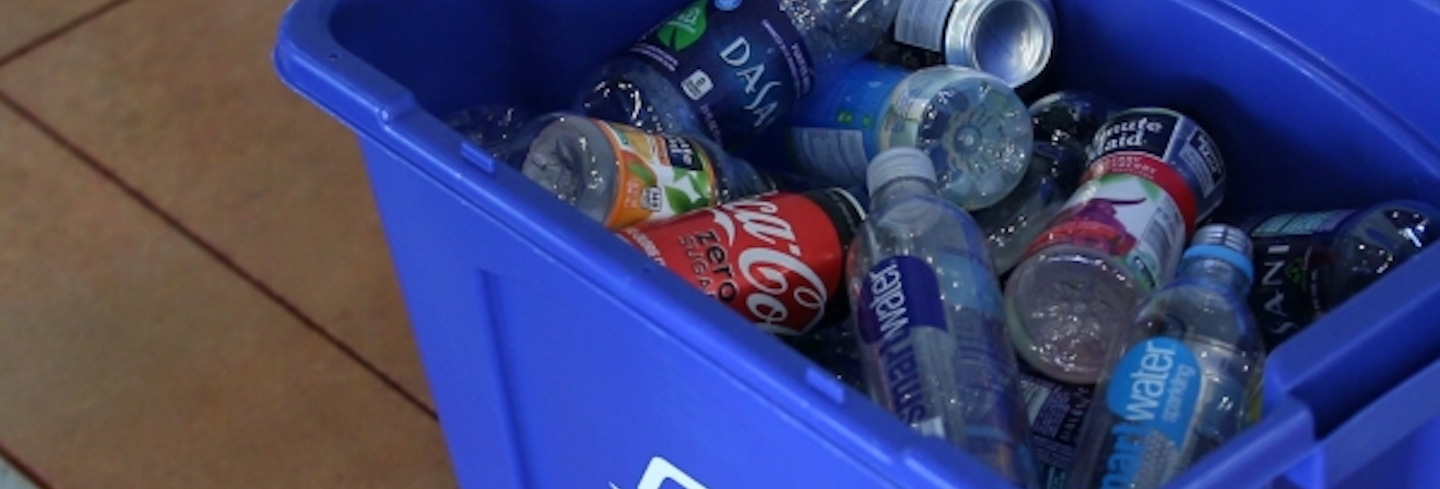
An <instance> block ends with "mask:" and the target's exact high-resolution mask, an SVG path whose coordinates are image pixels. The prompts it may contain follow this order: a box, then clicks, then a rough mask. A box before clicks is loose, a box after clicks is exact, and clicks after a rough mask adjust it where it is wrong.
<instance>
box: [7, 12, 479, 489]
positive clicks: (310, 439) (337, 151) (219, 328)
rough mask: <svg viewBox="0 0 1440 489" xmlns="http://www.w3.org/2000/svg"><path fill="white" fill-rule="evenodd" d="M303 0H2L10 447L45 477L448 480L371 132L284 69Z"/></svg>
mask: <svg viewBox="0 0 1440 489" xmlns="http://www.w3.org/2000/svg"><path fill="white" fill-rule="evenodd" d="M288 3H289V1H288V0H252V1H244V2H216V1H212V0H110V1H108V2H107V1H106V0H3V1H0V318H3V319H0V455H4V457H5V458H8V459H10V460H11V461H12V462H13V463H14V465H15V466H16V467H18V468H20V470H21V471H22V472H26V473H27V475H29V477H30V478H31V479H34V484H35V486H37V487H41V488H114V487H144V488H160V487H176V488H210V487H216V488H229V487H267V488H269V487H305V488H310V487H345V488H362V487H375V488H405V487H416V488H432V487H454V486H455V482H454V478H453V476H452V475H451V471H450V465H449V464H450V462H449V460H448V458H447V455H446V453H445V450H444V445H443V443H442V440H441V437H440V430H439V426H438V424H437V422H436V420H435V416H434V412H433V410H432V409H431V408H430V406H429V402H430V401H429V394H428V392H427V390H426V386H425V379H424V375H423V373H422V371H421V369H420V364H419V359H418V356H417V353H416V351H415V346H414V342H413V340H412V338H411V336H410V331H409V325H408V323H407V322H406V319H405V313H404V308H403V305H402V303H401V301H400V296H399V291H398V289H397V287H396V284H395V278H394V274H393V270H392V268H391V265H390V257H389V255H388V252H387V250H386V248H385V241H384V235H383V233H382V231H381V229H380V225H379V222H378V220H377V217H376V212H375V205H374V202H373V201H372V199H371V195H370V189H369V183H368V181H367V180H366V175H365V173H364V169H363V168H362V166H361V163H360V157H359V154H358V151H357V150H356V145H355V141H354V140H353V138H352V137H351V136H350V133H349V132H348V131H347V130H346V129H344V128H343V127H341V126H340V125H339V124H338V123H337V122H335V121H333V120H332V119H330V118H329V117H328V116H326V115H324V114H323V113H321V112H320V111H319V110H318V109H316V108H315V107H314V106H312V105H310V104H309V103H307V102H305V101H303V100H302V99H300V98H299V97H298V96H297V95H294V94H293V93H291V92H290V91H289V90H288V89H286V88H285V87H284V86H283V85H282V84H281V83H280V81H279V80H278V78H277V77H276V75H275V72H274V69H273V68H272V67H271V64H270V58H269V52H270V49H271V47H272V46H273V44H274V40H275V32H276V27H277V26H278V22H279V19H280V16H281V14H282V13H283V11H284V9H285V7H286V6H287V5H288ZM7 473H8V472H7V470H5V469H4V468H3V465H0V487H6V488H8V487H11V486H5V485H4V484H5V480H4V478H5V477H8V476H7V475H6V474H7ZM15 487H25V486H15Z"/></svg>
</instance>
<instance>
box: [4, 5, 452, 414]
mask: <svg viewBox="0 0 1440 489" xmlns="http://www.w3.org/2000/svg"><path fill="white" fill-rule="evenodd" d="M121 1H126V0H121ZM0 105H3V106H8V107H9V108H10V109H11V110H14V111H15V112H16V113H18V114H19V115H20V117H22V118H24V119H25V120H26V121H27V122H29V123H30V124H32V125H34V126H35V127H37V128H39V129H40V131H42V132H44V133H45V135H46V136H49V137H50V139H51V140H53V141H54V142H56V143H57V144H59V145H60V146H61V147H63V148H64V149H65V150H66V151H68V152H70V154H71V155H73V156H75V157H76V158H79V159H80V161H82V162H84V163H85V165H86V166H89V167H90V169H92V170H94V171H96V172H98V173H100V175H101V176H102V177H104V178H105V179H106V180H109V181H110V182H111V183H113V184H115V185H116V186H118V187H119V188H120V190H121V191H123V192H125V194H126V195H128V196H129V197H130V198H131V199H134V200H135V201H136V202H137V203H139V204H140V205H141V206H143V207H144V208H145V209H146V210H148V211H150V212H151V213H152V214H154V215H155V216H157V217H159V218H160V219H161V220H162V221H164V222H165V224H167V225H169V226H170V228H171V229H173V230H175V231H176V232H178V233H180V235H181V236H183V237H184V238H185V239H187V240H189V241H190V242H191V243H192V244H194V245H195V246H198V247H199V248H200V249H201V251H203V252H205V254H207V255H210V257H211V258H214V259H215V261H218V262H220V264H221V265H222V266H224V267H225V268H227V269H229V270H230V272H232V273H234V274H235V275H237V276H239V277H240V279H242V280H244V281H245V282H247V283H249V284H250V285H251V286H252V287H254V288H255V289H257V290H259V291H260V293H261V294H263V295H265V297H266V298H269V299H270V300H271V301H272V302H274V303H276V304H278V305H279V306H280V307H281V308H283V309H285V311H286V312H289V313H290V315H291V316H294V317H295V318H296V319H299V320H300V322H301V323H302V324H304V325H305V327H306V328H308V329H310V330H311V331H313V332H314V333H315V334H318V335H320V337H321V338H322V339H324V340H325V341H326V342H328V343H330V345H331V346H333V347H335V348H336V349H339V350H340V352H341V353H343V354H344V355H345V356H347V357H349V358H350V360H352V361H354V362H355V363H357V364H359V365H360V366H361V367H362V368H364V369H365V370H367V371H369V372H370V374H371V375H374V376H375V377H376V378H377V379H379V380H380V382H382V383H384V384H385V385H386V386H388V387H389V388H390V390H393V391H395V393H396V394H399V395H400V396H401V397H403V398H405V400H406V401H409V402H410V404H413V405H414V406H415V407H416V408H419V409H420V411H422V412H424V413H425V414H426V415H427V416H429V417H430V418H432V419H438V418H437V416H436V414H435V409H434V408H432V407H430V406H429V405H427V404H425V402H424V401H421V400H420V398H418V397H416V396H415V394H413V393H411V392H410V391H409V390H407V389H405V387H404V386H402V385H400V383H399V382H398V381H396V380H395V379H394V378H392V377H390V375H389V374H386V373H385V372H384V371H383V370H381V369H380V368H379V367H378V366H376V365H375V364H373V363H371V362H370V361H369V360H366V359H365V357H364V356H361V355H360V353H359V352H358V351H356V350H355V349H354V348H353V347H351V346H350V345H349V344H348V343H345V341H344V340H341V339H340V338H339V337H337V336H335V334H334V333H331V332H330V330H328V329H326V328H325V327H324V326H321V325H320V323H318V322H316V321H315V320H314V319H312V318H311V317H310V316H308V315H306V314H305V313H304V312H303V311H301V310H300V308H299V307H297V306H296V305H295V304H294V303H291V302H290V301H289V300H288V299H286V298H285V297H284V296H282V295H280V293H279V292H276V291H275V289H273V288H271V287H270V286H269V285H268V284H266V283H265V282H264V281H262V280H260V278H259V277H256V276H255V275H253V274H251V273H250V272H249V271H248V270H245V269H244V268H243V267H241V266H240V265H239V264H238V263H236V262H235V260H234V259H232V258H230V256H229V255H227V254H225V252H223V251H221V250H220V249H219V248H218V247H216V246H215V245H214V244H211V243H210V242H209V241H206V240H205V238H203V237H201V236H200V235H199V234H198V233H196V232H195V231H194V230H191V229H190V228H189V227H188V226H186V225H185V224H184V223H182V222H180V219H178V218H176V217H175V216H174V215H172V214H170V213H169V212H166V211H165V209H163V208H161V207H160V205H159V204H156V203H155V201H153V200H151V199H150V197H149V196H147V195H145V193H144V192H141V191H140V189H138V188H135V186H134V185H131V184H130V183H129V182H127V181H125V180H124V179H122V178H120V176H119V175H117V174H116V173H115V172H114V171H112V170H111V169H110V168H109V167H107V166H105V165H104V164H103V163H101V162H100V160H99V159H97V158H95V157H94V156H92V155H91V154H90V153H88V152H86V151H85V150H84V149H82V148H80V146H79V145H77V144H75V143H74V142H72V141H70V140H69V139H67V138H66V137H65V136H64V135H63V134H61V133H60V131H58V130H56V129H55V128H54V127H51V126H50V125H49V124H47V123H45V121H43V120H41V119H40V117H39V116H37V115H36V114H35V113H34V112H31V111H30V110H29V109H27V108H25V107H24V106H22V105H20V103H19V102H16V101H15V99H12V98H10V96H9V95H7V94H5V93H4V92H0Z"/></svg>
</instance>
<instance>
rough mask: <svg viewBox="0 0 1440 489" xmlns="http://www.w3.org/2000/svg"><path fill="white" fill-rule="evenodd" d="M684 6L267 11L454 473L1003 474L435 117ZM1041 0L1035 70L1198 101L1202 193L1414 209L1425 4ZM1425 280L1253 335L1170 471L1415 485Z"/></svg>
mask: <svg viewBox="0 0 1440 489" xmlns="http://www.w3.org/2000/svg"><path fill="white" fill-rule="evenodd" d="M752 1H758V0H752ZM683 3H684V1H683V0H609V1H604V2H593V1H580V0H531V1H527V2H518V1H511V0H409V1H402V0H299V1H298V2H296V3H294V4H293V5H292V6H291V8H290V9H289V11H288V12H287V13H286V15H285V17H284V19H283V22H282V25H281V26H280V31H279V36H278V41H277V44H276V47H275V50H274V60H275V63H276V67H277V69H278V72H279V74H280V76H281V78H282V79H283V80H284V81H285V82H286V83H287V84H289V85H290V86H291V87H292V88H293V89H295V90H296V91H298V92H299V93H300V94H302V95H303V96H305V97H306V98H308V99H309V100H310V101H312V102H313V103H314V104H315V105H317V106H318V107H320V108H321V109H323V110H325V111H327V112H328V113H330V114H331V115H332V116H334V117H335V118H336V119H338V120H339V121H340V122H342V123H344V124H345V125H347V126H348V127H350V128H351V129H353V130H354V132H355V134H356V136H357V139H358V143H359V144H360V146H361V148H362V150H363V154H364V159H365V164H366V167H367V169H368V171H369V173H370V180H371V182H372V185H373V189H374V193H375V198H376V202H377V204H378V207H379V210H380V213H381V218H382V221H383V223H384V227H385V231H386V234H387V237H388V240H389V244H390V249H391V253H392V257H393V260H394V263H395V267H396V271H397V273H398V276H399V279H400V284H401V287H402V290H403V292H404V296H405V301H406V305H407V308H408V310H409V315H410V320H411V323H412V326H413V327H414V329H415V334H416V338H417V341H418V343H419V347H420V351H421V356H422V359H423V362H424V366H425V369H426V372H427V376H428V379H429V382H430V386H431V390H432V391H433V393H434V398H435V402H436V404H437V408H438V411H439V413H440V419H441V425H442V427H443V429H444V433H445V438H446V442H447V444H448V447H449V451H450V454H451V457H452V461H453V463H454V466H455V470H456V471H457V476H458V478H459V480H460V482H461V484H462V485H463V486H464V487H467V488H487V489H488V488H557V489H569V488H582V487H599V488H604V487H612V488H624V489H630V488H637V489H661V488H670V489H673V488H683V489H702V488H707V489H721V488H747V489H748V488H765V487H777V488H796V487H827V488H841V487H857V488H860V487H867V488H868V487H905V488H977V489H978V488H987V487H997V488H998V487H1005V486H1004V483H1003V482H1002V481H1000V480H999V479H998V478H997V477H996V476H994V475H992V474H990V473H989V471H988V470H986V469H985V468H983V467H982V466H981V465H980V464H978V463H977V462H975V461H974V460H972V459H971V458H970V457H968V456H967V455H964V454H962V453H961V452H960V451H959V450H957V449H955V448H953V447H951V446H949V445H947V444H945V443H944V442H942V441H939V440H936V439H931V438H924V437H921V436H919V435H917V434H915V433H913V432H911V431H910V430H909V429H908V428H907V427H905V426H904V425H902V424H901V423H900V422H898V421H897V420H896V419H895V418H894V417H893V416H891V415H889V414H888V413H885V412H883V411H881V410H880V409H879V408H878V407H877V406H876V405H875V404H874V403H872V402H871V401H870V400H868V399H866V398H865V397H864V396H863V395H861V394H860V393H859V392H856V391H854V390H853V389H850V388H849V387H847V386H844V385H841V384H840V383H838V382H837V381H835V380H834V379H833V378H832V376H831V375H830V374H829V373H828V372H825V371H824V370H823V369H821V368H820V367H818V366H816V365H814V364H812V363H811V362H809V361H808V360H806V359H805V358H803V357H801V356H800V355H799V354H797V353H795V352H793V351H791V350H790V349H788V348H787V347H786V346H784V345H783V344H781V343H780V342H778V341H775V339H774V338H772V337H769V336H768V335H767V334H766V333H763V332H761V331H759V330H758V329H756V328H754V327H752V326H751V325H749V324H747V323H746V322H745V321H743V320H742V319H741V318H740V317H739V316H738V315H736V314H734V313H732V312H730V311H729V310H728V309H725V308H724V307H723V306H721V305H719V304H717V303H714V302H712V301H711V300H710V299H709V298H707V297H705V296H703V295H702V294H700V293H698V292H696V291H694V290H692V289H691V288H690V287H689V286H688V285H686V284H685V283H684V282H682V281H681V280H680V279H679V278H678V277H676V276H673V275H672V274H670V273H669V272H668V271H667V270H665V269H663V268H660V267H658V266H656V264H654V263H653V262H651V261H649V260H648V259H647V258H646V257H645V256H644V255H642V254H641V253H639V252H637V251H635V250H632V249H630V248H629V247H628V246H627V245H625V244H624V243H622V242H621V241H619V240H617V239H613V238H612V237H611V235H610V234H609V233H608V232H607V231H606V230H605V229H603V228H602V227H600V226H599V225H597V224H595V223H593V222H591V221H589V220H588V219H586V218H585V217H583V216H582V215H581V214H580V213H578V212H575V211H574V210H573V209H571V208H569V207H568V206H566V205H565V204H564V203H562V202H560V201H558V200H556V199H555V198H553V197H552V196H550V195H549V194H546V193H545V192H544V191H542V190H541V189H540V188H539V187H538V186H536V185H533V184H532V183H530V182H529V181H528V180H526V179H525V177H524V176H522V175H520V174H519V173H517V172H516V171H514V170H513V169H511V168H509V167H506V166H503V165H500V164H497V163H496V162H495V161H494V160H492V159H491V158H489V157H488V156H486V155H485V154H484V153H483V152H481V151H479V150H478V149H477V148H475V147H473V146H471V145H470V144H468V143H466V142H464V140H463V138H462V137H461V135H460V134H458V133H456V132H455V131H453V130H451V129H450V128H448V127H447V126H446V125H445V124H443V123H442V122H441V120H440V119H439V118H438V117H437V114H448V113H451V112H453V111H455V110H457V109H460V108H463V107H469V106H475V105H480V104H506V105H521V106H525V107H529V108H533V109H537V110H547V109H559V108H562V107H563V106H564V104H565V103H566V102H567V101H568V100H569V99H570V94H571V93H572V91H573V90H575V89H576V87H575V86H573V84H574V83H575V82H576V80H578V79H579V78H580V77H581V76H582V75H583V74H584V73H585V72H587V71H589V70H590V69H593V68H594V67H595V66H596V65H597V64H598V63H599V62H600V61H602V60H603V59H604V58H606V57H607V56H609V55H611V54H612V53H615V52H618V51H619V50H621V49H623V48H624V47H625V46H626V45H627V44H628V43H630V42H631V41H633V40H634V39H636V38H637V37H638V36H639V35H640V34H641V33H643V32H645V31H646V30H647V29H649V28H650V27H651V26H653V25H654V24H656V23H657V22H659V21H661V20H662V19H663V18H665V17H666V16H667V15H668V14H670V13H671V12H673V11H675V10H678V9H679V8H680V7H681V6H683ZM1055 6H1056V11H1057V12H1056V15H1057V44H1056V46H1057V47H1056V51H1055V55H1054V58H1053V61H1052V65H1051V67H1050V73H1049V74H1048V75H1047V76H1048V78H1047V81H1046V83H1047V84H1048V85H1050V86H1052V87H1070V88H1081V89H1089V90H1095V91H1098V92H1101V93H1105V94H1108V95H1110V96H1112V97H1113V98H1116V99H1118V101H1120V102H1122V103H1125V104H1127V105H1141V104H1145V105H1160V106H1167V107H1172V108H1175V109H1178V110H1180V111H1182V112H1184V113H1186V114H1188V115H1191V116H1192V117H1194V118H1196V119H1197V120H1199V121H1200V122H1201V124H1202V125H1204V127H1206V128H1207V130H1208V131H1209V132H1210V133H1211V134H1212V135H1214V136H1215V139H1216V140H1217V142H1218V144H1219V146H1220V148H1221V150H1222V152H1223V154H1224V156H1225V159H1226V161H1227V164H1228V166H1229V169H1230V172H1231V173H1230V178H1231V179H1232V180H1231V187H1230V193H1229V195H1228V197H1227V202H1226V204H1225V207H1224V208H1223V209H1224V210H1225V211H1227V212H1231V213H1246V212H1251V211H1259V210H1278V209H1288V210H1319V209H1328V208H1343V207H1358V206H1363V205H1366V204H1369V203H1373V202H1377V201H1380V200H1384V199H1391V198H1411V199H1418V200H1423V201H1426V202H1429V203H1431V204H1435V205H1440V192H1437V191H1436V189H1440V143H1437V141H1440V101H1437V99H1436V98H1435V97H1433V96H1431V95H1430V94H1429V93H1428V91H1427V89H1428V88H1429V87H1430V85H1431V84H1432V83H1433V80H1434V79H1435V77H1436V75H1437V74H1440V65H1437V64H1435V63H1433V62H1423V63H1422V62H1418V61H1414V60H1436V59H1440V9H1436V8H1435V7H1434V5H1433V4H1432V3H1427V2H1424V1H1420V0H1415V1H1405V0H1390V1H1387V2H1385V3H1384V4H1379V3H1374V2H1370V3H1364V4H1362V3H1358V2H1353V1H1346V0H1316V1H1312V2H1308V3H1306V4H1305V5H1304V6H1303V7H1302V6H1299V5H1297V4H1295V3H1294V2H1280V1H1277V0H1232V1H1223V0H1145V1H1140V0H1064V1H1061V0H1056V2H1055ZM1337 25H1339V26H1343V27H1339V28H1337V27H1335V26H1337ZM769 143H771V144H773V143H774V141H769ZM776 149H777V148H775V147H774V146H767V145H766V144H761V145H758V146H755V147H753V148H752V149H751V150H750V151H748V152H746V153H745V154H742V156H746V157H749V158H752V159H753V158H762V157H765V156H766V155H767V154H770V155H773V154H776V153H774V151H775V150H776ZM1437 277H1440V253H1437V252H1434V251H1431V252H1427V253H1423V254H1421V255H1420V256H1419V257H1417V258H1416V259H1415V260H1414V261H1412V262H1411V263H1409V264H1407V265H1405V266H1404V267H1402V268H1400V269H1399V270H1397V271H1396V273H1394V274H1393V275H1391V276H1389V277H1387V278H1386V279H1384V280H1382V281H1380V282H1379V283H1377V284H1375V285H1374V286H1373V287H1371V288H1370V289H1368V290H1367V291H1365V292H1364V293H1362V294H1360V295H1358V296H1356V297H1354V298H1353V299H1351V300H1350V301H1349V302H1347V303H1346V304H1345V305H1344V306H1343V307H1341V308H1339V309H1338V310H1336V311H1334V312H1333V313H1332V314H1330V315H1328V316H1327V317H1326V318H1325V319H1323V320H1321V321H1320V322H1318V323H1316V324H1314V325H1312V326H1311V327H1310V328H1309V329H1308V330H1306V331H1305V332H1303V333H1301V334H1299V335H1297V336H1295V337H1294V338H1293V339H1292V340H1291V341H1290V342H1289V343H1287V344H1285V345H1284V346H1282V347H1281V348H1279V349H1278V350H1277V351H1276V352H1275V354H1274V355H1273V357H1272V358H1271V360H1270V362H1269V364H1268V365H1267V369H1266V405H1265V414H1264V416H1263V418H1262V420H1261V421H1260V422H1259V423H1258V424H1257V425H1256V426H1254V427H1252V428H1251V429H1249V430H1247V431H1246V432H1245V433H1244V434H1242V435H1241V436H1240V437H1239V438H1237V439H1235V440H1234V441H1232V442H1231V443H1229V444H1227V445H1225V446H1224V447H1222V448H1221V449H1220V450H1219V451H1217V452H1215V453H1213V454H1212V455H1210V456H1209V457H1207V458H1205V459H1204V460H1203V461H1202V462H1201V463H1199V464H1198V465H1197V466H1196V467H1194V468H1192V469H1191V470H1189V471H1187V472H1186V473H1185V474H1184V475H1183V476H1181V477H1180V478H1178V479H1177V480H1175V481H1174V482H1173V483H1172V485H1171V486H1172V487H1190V488H1201V487H1203V488H1223V489H1235V488H1240V487H1262V486H1271V485H1275V486H1281V487H1307V488H1320V487H1342V486H1343V487H1422V486H1435V485H1440V476H1435V475H1433V474H1432V471H1427V470H1422V469H1421V466H1423V465H1424V464H1426V463H1430V462H1435V461H1436V460H1440V456H1437V455H1434V454H1435V453H1437V452H1435V450H1432V449H1430V448H1433V447H1435V446H1440V441H1437V440H1440V439H1437V438H1436V437H1437V436H1440V428H1436V426H1437V424H1436V423H1437V421H1435V420H1436V419H1440V418H1437V417H1436V413H1437V411H1440V396H1436V395H1431V394H1429V393H1432V392H1436V391H1437V389H1440V373H1437V369H1440V367H1437V366H1436V364H1435V361H1436V360H1435V359H1436V358H1440V314H1436V313H1432V312H1431V311H1429V310H1427V309H1428V308H1429V307H1431V306H1430V305H1431V304H1437V303H1440V302H1437V301H1440V280H1437Z"/></svg>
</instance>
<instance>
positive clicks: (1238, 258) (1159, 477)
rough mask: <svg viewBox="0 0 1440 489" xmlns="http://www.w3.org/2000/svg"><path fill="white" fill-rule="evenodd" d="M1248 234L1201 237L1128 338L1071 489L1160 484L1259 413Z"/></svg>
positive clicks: (1121, 341) (1224, 231) (1086, 434)
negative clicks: (1248, 300) (1248, 296)
mask: <svg viewBox="0 0 1440 489" xmlns="http://www.w3.org/2000/svg"><path fill="white" fill-rule="evenodd" d="M1254 273H1255V272H1254V269H1253V268H1251V265H1250V241H1249V239H1247V238H1246V237H1245V234H1244V232H1243V231H1241V230H1239V229H1236V228H1233V227H1230V226H1226V225H1211V226H1206V227H1204V228H1201V229H1200V230H1199V231H1197V232H1196V233H1195V239H1194V241H1193V245H1192V246H1191V247H1190V248H1189V249H1187V250H1186V251H1185V258H1184V259H1183V260H1182V261H1181V265H1180V272H1179V274H1178V276H1177V277H1176V279H1175V280H1173V281H1171V282H1169V283H1167V284H1166V285H1165V286H1164V287H1162V288H1161V289H1160V290H1158V291H1156V292H1155V294H1154V295H1153V296H1151V297H1150V298H1149V299H1148V300H1147V301H1146V302H1145V305H1144V306H1143V307H1142V308H1141V309H1140V312H1139V313H1138V314H1137V315H1136V316H1135V319H1134V320H1133V322H1132V323H1131V325H1130V326H1129V327H1128V328H1125V330H1124V332H1123V333H1121V335H1120V336H1118V337H1116V338H1115V347H1114V348H1111V349H1110V352H1111V354H1110V355H1109V359H1108V361H1107V362H1106V367H1105V369H1104V372H1103V373H1102V379H1103V380H1102V381H1101V382H1100V383H1099V384H1098V385H1097V386H1096V389H1095V393H1096V396H1095V402H1094V403H1093V404H1091V406H1090V413H1089V414H1087V415H1086V419H1085V427H1084V428H1083V429H1082V434H1081V440H1080V445H1079V453H1080V459H1079V460H1078V461H1077V462H1076V464H1075V469H1074V471H1073V472H1072V474H1071V476H1070V486H1069V487H1070V488H1071V489H1093V488H1111V487H1124V488H1134V489H1152V488H1158V487H1160V486H1161V485H1163V484H1165V483H1166V482H1167V481H1169V480H1170V479H1171V478H1173V477H1175V475H1177V474H1179V473H1180V472H1181V471H1183V470H1185V469H1186V468H1187V467H1189V466H1190V465H1191V464H1193V463H1194V462H1195V461H1196V460H1199V459H1200V458H1201V457H1203V456H1205V455H1206V454H1208V453H1210V452H1211V451H1213V450H1215V448H1217V447H1219V446H1220V445H1221V444H1223V443H1225V442H1226V441H1228V440H1230V439H1231V438H1233V437H1234V436H1235V435H1236V434H1237V433H1239V432H1240V431H1241V430H1243V429H1245V428H1246V427H1247V426H1249V425H1250V424H1251V423H1253V422H1254V421H1255V420H1256V419H1257V418H1258V417H1259V406H1260V381H1261V371H1262V369H1263V367H1264V362H1265V351H1264V347H1263V346H1262V345H1261V339H1260V331H1259V329H1258V328H1257V327H1256V323H1255V318H1254V316H1253V315H1251V313H1250V309H1249V308H1248V307H1247V306H1246V305H1245V294H1246V293H1247V292H1248V289H1249V288H1250V283H1251V281H1252V280H1254Z"/></svg>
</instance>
